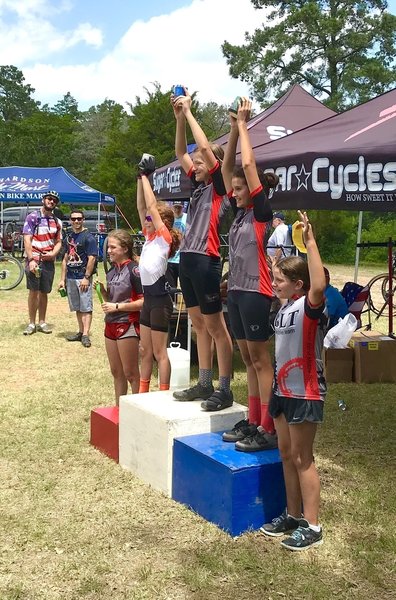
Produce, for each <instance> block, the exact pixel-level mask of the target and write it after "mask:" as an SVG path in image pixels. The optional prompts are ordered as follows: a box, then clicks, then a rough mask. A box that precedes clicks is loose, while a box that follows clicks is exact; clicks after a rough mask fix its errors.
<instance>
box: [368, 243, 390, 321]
mask: <svg viewBox="0 0 396 600" xmlns="http://www.w3.org/2000/svg"><path fill="white" fill-rule="evenodd" d="M389 283H390V278H389V273H380V274H379V275H376V276H375V277H373V278H372V279H370V281H369V282H368V284H367V285H368V287H369V290H370V295H369V307H370V310H372V311H373V312H374V313H375V314H376V315H377V317H387V316H389V296H390V294H392V297H393V300H392V306H393V311H396V252H393V255H392V285H389Z"/></svg>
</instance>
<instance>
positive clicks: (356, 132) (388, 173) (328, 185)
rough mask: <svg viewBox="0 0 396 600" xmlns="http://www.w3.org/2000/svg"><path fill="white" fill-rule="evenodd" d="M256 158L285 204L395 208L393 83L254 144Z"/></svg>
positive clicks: (276, 198) (277, 203) (276, 201)
mask: <svg viewBox="0 0 396 600" xmlns="http://www.w3.org/2000/svg"><path fill="white" fill-rule="evenodd" d="M255 157H256V161H257V164H258V165H259V166H261V167H262V168H263V169H265V170H271V171H275V172H276V173H277V174H278V175H279V177H280V183H279V186H278V188H277V190H276V194H275V195H274V197H273V200H272V203H273V206H274V207H275V208H276V207H282V208H284V209H297V208H307V209H308V208H311V209H324V210H353V211H363V210H365V211H376V212H377V211H378V212H379V211H381V212H390V211H391V212H393V211H395V210H396V89H394V90H391V91H389V92H387V93H384V94H382V95H381V96H378V97H377V98H374V99H373V100H370V101H368V102H366V103H364V104H361V105H359V106H356V107H355V108H352V109H350V110H348V111H345V112H344V113H341V114H337V115H334V116H331V117H329V118H328V119H325V120H324V121H321V122H320V123H316V124H314V125H311V126H309V127H306V128H304V129H302V130H300V131H297V132H295V133H293V135H290V136H288V137H287V138H284V139H282V140H277V141H274V142H271V143H270V144H262V145H260V146H256V148H255Z"/></svg>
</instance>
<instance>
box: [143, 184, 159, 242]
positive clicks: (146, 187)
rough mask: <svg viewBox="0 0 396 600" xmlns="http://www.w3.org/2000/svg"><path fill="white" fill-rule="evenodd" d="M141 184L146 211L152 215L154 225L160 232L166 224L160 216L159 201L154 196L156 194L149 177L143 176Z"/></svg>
mask: <svg viewBox="0 0 396 600" xmlns="http://www.w3.org/2000/svg"><path fill="white" fill-rule="evenodd" d="M141 184H142V187H143V196H144V201H145V206H146V211H147V212H149V213H150V216H151V218H152V221H153V225H154V227H155V229H156V231H158V229H161V227H162V226H163V225H164V222H163V220H162V219H161V217H160V214H159V212H158V208H157V199H156V197H155V195H154V192H153V190H152V187H151V184H150V181H149V179H148V177H147V175H142V178H141Z"/></svg>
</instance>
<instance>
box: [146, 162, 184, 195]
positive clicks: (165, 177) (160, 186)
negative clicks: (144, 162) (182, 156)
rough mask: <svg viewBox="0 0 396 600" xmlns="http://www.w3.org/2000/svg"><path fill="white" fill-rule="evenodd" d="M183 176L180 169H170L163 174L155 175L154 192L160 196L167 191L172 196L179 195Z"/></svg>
mask: <svg viewBox="0 0 396 600" xmlns="http://www.w3.org/2000/svg"><path fill="white" fill-rule="evenodd" d="M181 176H182V170H181V168H180V167H168V168H167V169H166V171H163V172H162V173H154V175H153V189H154V192H157V193H158V194H160V193H161V191H162V190H167V191H168V192H170V193H171V194H178V193H179V192H180V191H181V184H180V179H181Z"/></svg>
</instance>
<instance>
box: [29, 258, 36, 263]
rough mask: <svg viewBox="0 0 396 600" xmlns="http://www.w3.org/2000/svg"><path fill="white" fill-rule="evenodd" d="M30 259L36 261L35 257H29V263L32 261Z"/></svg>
mask: <svg viewBox="0 0 396 600" xmlns="http://www.w3.org/2000/svg"><path fill="white" fill-rule="evenodd" d="M32 260H34V262H36V259H35V258H29V260H28V262H29V263H31V262H32Z"/></svg>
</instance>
